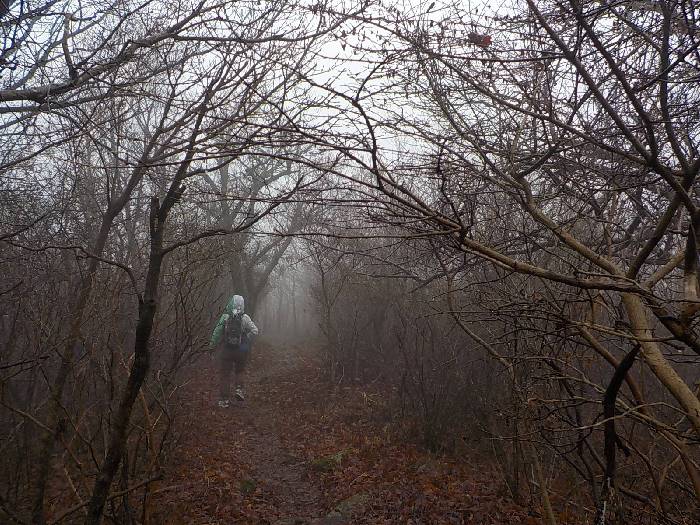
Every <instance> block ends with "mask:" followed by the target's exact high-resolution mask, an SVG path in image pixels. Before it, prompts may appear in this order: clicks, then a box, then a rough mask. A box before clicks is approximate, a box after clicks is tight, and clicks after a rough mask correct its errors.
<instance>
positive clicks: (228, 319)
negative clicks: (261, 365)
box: [210, 295, 258, 408]
mask: <svg viewBox="0 0 700 525" xmlns="http://www.w3.org/2000/svg"><path fill="white" fill-rule="evenodd" d="M256 335H258V327H257V326H255V323H253V321H252V320H251V319H250V317H249V316H248V315H247V314H245V302H244V301H243V297H241V296H240V295H234V296H233V297H231V300H229V302H228V304H227V305H226V308H225V309H224V313H223V314H221V317H219V322H218V323H216V326H215V327H214V331H213V332H212V334H211V341H210V344H211V347H212V349H214V348H216V346H217V345H218V344H219V342H220V341H222V340H223V348H222V349H221V351H220V355H219V403H218V405H219V406H220V407H221V408H228V406H229V404H230V390H231V373H232V372H233V377H234V380H233V382H234V385H235V388H236V390H235V395H236V399H238V400H239V401H243V400H245V396H244V395H243V381H242V377H241V375H242V373H243V371H244V370H245V367H246V364H247V363H248V360H249V359H250V348H251V344H252V339H253V337H254V336H256Z"/></svg>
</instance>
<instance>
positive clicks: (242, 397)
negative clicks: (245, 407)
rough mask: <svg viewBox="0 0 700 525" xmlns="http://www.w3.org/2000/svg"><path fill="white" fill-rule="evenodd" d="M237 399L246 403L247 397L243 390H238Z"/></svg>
mask: <svg viewBox="0 0 700 525" xmlns="http://www.w3.org/2000/svg"><path fill="white" fill-rule="evenodd" d="M236 399H238V400H239V401H245V396H244V395H243V389H242V388H240V387H239V388H237V389H236Z"/></svg>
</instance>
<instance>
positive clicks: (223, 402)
mask: <svg viewBox="0 0 700 525" xmlns="http://www.w3.org/2000/svg"><path fill="white" fill-rule="evenodd" d="M229 404H230V401H229V400H228V399H220V400H219V402H218V403H217V405H218V406H219V408H228V407H229Z"/></svg>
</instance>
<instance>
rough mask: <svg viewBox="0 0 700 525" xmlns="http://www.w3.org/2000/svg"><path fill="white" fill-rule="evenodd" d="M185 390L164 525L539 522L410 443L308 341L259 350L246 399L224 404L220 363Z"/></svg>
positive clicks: (154, 510) (162, 509) (163, 489)
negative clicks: (220, 402)
mask: <svg viewBox="0 0 700 525" xmlns="http://www.w3.org/2000/svg"><path fill="white" fill-rule="evenodd" d="M202 361H203V362H202V363H201V364H200V366H201V368H200V369H199V370H194V371H193V375H192V379H191V380H190V381H189V382H188V383H187V384H186V385H185V386H184V387H183V393H182V395H181V398H182V402H183V410H181V411H180V414H181V415H180V416H179V420H178V421H176V422H175V424H174V427H175V428H174V430H175V432H176V434H178V435H179V444H178V446H177V447H176V448H175V449H174V451H173V453H172V455H171V457H169V458H166V462H165V463H166V464H169V465H170V467H169V468H168V472H167V473H166V478H165V479H164V481H162V482H160V483H159V484H158V487H157V488H156V490H155V495H154V496H153V498H152V500H151V505H150V508H151V520H150V521H151V523H154V524H166V523H167V524H169V525H170V524H174V525H178V524H188V525H190V524H192V525H195V524H201V525H204V524H207V525H214V524H229V523H231V524H234V523H235V524H239V523H240V524H270V525H341V524H349V523H353V524H354V523H368V524H370V523H371V524H381V523H411V524H416V525H417V524H432V523H446V524H449V523H454V524H461V523H484V524H485V523H530V522H529V521H525V520H526V518H525V517H524V513H522V511H521V510H520V509H517V508H515V507H513V506H512V505H510V504H508V502H507V501H506V500H505V499H504V498H503V497H502V496H501V495H499V494H497V493H496V491H495V490H494V483H492V481H491V480H490V479H489V475H488V474H486V473H484V472H480V474H478V476H479V477H481V478H482V479H481V480H475V479H474V478H475V476H477V474H476V472H478V467H475V466H471V467H468V466H467V465H466V464H464V462H455V461H453V460H449V459H446V458H435V457H434V456H432V455H430V454H428V453H426V452H423V451H420V450H419V449H417V448H416V447H414V446H411V445H406V444H401V443H397V444H392V441H394V440H393V439H392V438H391V436H390V435H389V434H388V428H389V426H388V425H385V424H383V421H380V420H379V419H377V413H381V412H386V411H384V410H382V407H381V395H380V394H379V393H377V392H374V393H373V392H371V391H367V390H365V389H362V388H360V387H344V388H339V387H334V386H333V385H329V384H328V383H327V382H326V381H324V380H323V378H322V373H321V368H320V364H319V361H318V359H317V357H316V356H315V355H314V354H313V353H311V352H310V351H308V350H305V349H301V348H282V347H272V346H269V345H266V344H264V343H261V344H259V345H258V347H257V348H256V349H255V353H254V356H253V360H252V362H251V364H250V367H249V371H248V377H247V378H246V396H247V399H246V401H245V402H243V403H235V404H234V403H232V406H231V407H230V408H228V409H222V408H219V407H217V406H216V401H217V397H216V391H217V377H216V363H215V362H213V361H212V362H209V361H208V360H207V359H204V360H202Z"/></svg>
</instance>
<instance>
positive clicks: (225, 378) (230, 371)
mask: <svg viewBox="0 0 700 525" xmlns="http://www.w3.org/2000/svg"><path fill="white" fill-rule="evenodd" d="M249 359H250V343H249V342H248V341H246V340H245V338H244V340H243V341H241V344H240V345H235V346H234V345H228V344H224V347H223V348H222V349H221V354H220V356H219V396H220V398H221V399H229V398H230V397H231V375H233V383H234V385H235V387H236V388H241V387H243V381H242V377H241V375H242V373H243V371H244V370H245V367H246V365H247V364H248V360H249Z"/></svg>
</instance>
